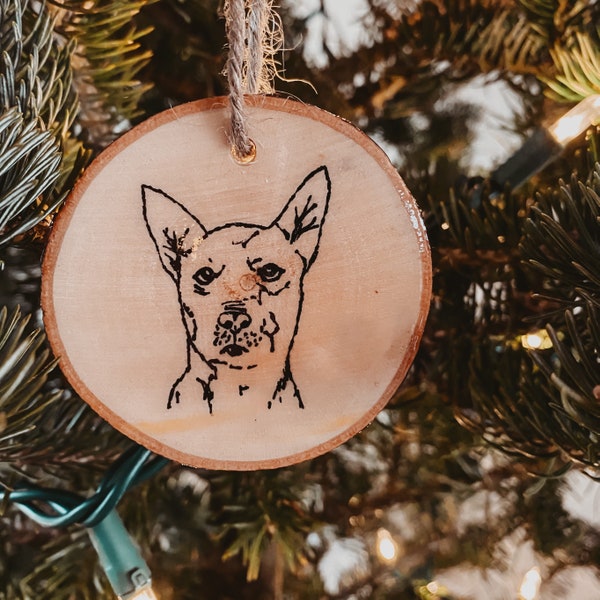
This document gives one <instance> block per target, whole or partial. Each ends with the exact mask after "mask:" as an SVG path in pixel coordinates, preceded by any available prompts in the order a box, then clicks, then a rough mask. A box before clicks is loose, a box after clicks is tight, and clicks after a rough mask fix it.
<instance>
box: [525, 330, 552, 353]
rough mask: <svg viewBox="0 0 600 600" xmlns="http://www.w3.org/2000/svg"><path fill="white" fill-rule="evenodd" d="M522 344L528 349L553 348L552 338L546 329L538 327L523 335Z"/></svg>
mask: <svg viewBox="0 0 600 600" xmlns="http://www.w3.org/2000/svg"><path fill="white" fill-rule="evenodd" d="M521 345H522V346H523V348H525V349H527V350H547V349H548V348H552V339H551V338H550V336H549V335H548V332H547V331H546V330H545V329H538V330H537V331H531V332H530V333H527V334H525V335H522V336H521Z"/></svg>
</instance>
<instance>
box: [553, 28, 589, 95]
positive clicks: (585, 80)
mask: <svg viewBox="0 0 600 600" xmlns="http://www.w3.org/2000/svg"><path fill="white" fill-rule="evenodd" d="M599 46H600V31H599V30H596V31H594V32H592V33H588V32H577V33H576V34H575V36H574V39H573V40H567V42H566V43H564V44H556V45H555V46H554V48H553V49H552V50H551V51H550V53H551V55H552V60H553V61H554V65H555V70H556V73H555V74H554V75H553V77H552V78H543V81H544V82H545V83H546V85H547V86H548V87H549V88H550V90H551V92H553V95H554V96H555V97H556V98H557V99H560V100H563V101H568V102H578V101H580V100H583V99H584V98H586V97H587V96H591V95H593V94H599V93H600V50H599Z"/></svg>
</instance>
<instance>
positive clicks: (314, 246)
mask: <svg viewBox="0 0 600 600" xmlns="http://www.w3.org/2000/svg"><path fill="white" fill-rule="evenodd" d="M319 174H322V175H323V177H324V179H325V185H326V193H325V197H324V198H320V199H319V200H318V201H316V200H314V199H313V194H308V195H307V196H306V198H305V199H302V197H301V193H302V190H303V188H304V186H305V185H306V184H307V183H308V182H309V181H310V180H311V179H312V178H313V177H316V176H318V175H319ZM148 190H151V191H153V192H155V193H156V194H158V195H160V196H162V197H163V198H164V199H165V200H166V201H169V202H171V203H172V204H173V205H174V206H175V207H176V209H178V210H181V211H183V213H184V215H185V218H186V219H188V220H190V221H191V223H190V224H191V225H192V224H193V226H194V227H199V230H200V232H201V233H202V237H201V238H200V239H195V240H189V239H188V237H189V235H190V227H186V228H185V229H184V231H183V233H181V234H180V235H178V232H176V231H174V230H170V229H169V227H168V226H167V227H159V228H156V227H153V224H152V223H151V222H152V218H151V216H150V215H149V212H150V211H149V208H148V199H147V191H148ZM141 195H142V215H143V218H144V222H145V224H146V228H147V230H148V233H149V235H150V238H151V239H152V241H153V243H154V246H155V249H156V251H157V253H158V255H159V258H160V262H161V266H162V268H163V270H164V271H165V272H166V273H167V274H168V275H169V277H170V278H171V279H172V280H173V282H174V283H175V286H176V288H177V299H178V302H179V312H180V316H181V320H182V322H183V326H184V330H185V333H186V365H187V366H186V368H185V369H184V371H183V373H182V374H181V375H180V376H179V377H178V378H177V379H176V380H175V381H174V382H173V385H172V386H171V390H170V392H169V398H168V401H167V409H170V408H171V407H172V406H173V402H175V404H179V402H180V396H181V393H180V391H179V389H178V387H179V385H180V384H181V383H182V382H183V380H184V379H185V378H186V376H188V375H189V374H190V373H191V371H192V356H193V355H197V356H195V357H194V358H196V361H195V362H196V363H197V360H199V361H200V362H199V366H200V369H199V370H202V371H203V373H201V374H198V373H194V379H195V381H196V382H197V383H199V384H200V388H201V391H202V394H201V395H202V399H203V400H204V401H205V402H206V403H207V406H208V410H209V413H210V414H212V412H213V401H214V393H213V391H212V389H211V383H212V382H213V381H215V380H216V379H217V378H218V369H217V366H218V365H227V366H228V367H229V368H231V369H235V370H241V369H242V367H240V366H237V365H231V364H229V363H227V362H226V361H222V360H218V359H213V360H207V359H206V357H205V356H204V355H203V354H202V352H201V351H200V350H199V349H198V347H197V345H196V343H195V342H196V339H197V336H198V325H197V322H196V319H195V317H194V312H193V311H192V309H191V308H190V307H189V306H188V305H187V304H186V303H185V302H184V299H183V297H182V292H181V265H182V260H183V259H185V258H186V257H187V256H189V255H190V254H191V253H192V252H193V250H194V247H195V245H197V244H198V243H200V242H201V241H202V240H204V239H206V238H207V237H208V236H210V235H211V234H213V233H214V232H216V231H220V230H223V229H227V228H230V227H241V228H247V229H249V230H250V229H251V230H252V232H251V233H250V235H249V236H248V237H247V238H246V239H244V240H242V241H239V242H238V241H233V242H232V244H233V245H240V246H241V248H243V249H245V248H246V247H247V245H248V243H249V242H250V240H252V239H253V238H255V237H256V236H258V235H260V234H261V232H263V231H266V230H268V229H270V228H273V227H277V229H279V231H280V232H281V233H282V235H283V237H284V239H285V240H287V241H288V242H289V243H290V244H291V245H294V244H296V243H297V242H298V240H300V239H301V238H302V237H303V236H304V235H306V234H307V233H308V232H311V231H316V240H315V242H314V243H312V242H311V243H309V246H308V249H309V252H307V254H308V256H305V255H304V254H303V253H302V252H301V251H300V250H299V249H298V248H295V249H294V252H295V253H296V254H297V255H298V256H299V257H300V259H301V261H302V264H303V269H302V273H300V275H299V286H298V289H299V294H298V296H299V297H298V311H297V315H296V322H295V325H294V330H293V332H292V335H291V337H290V341H289V344H288V349H287V353H286V358H285V364H284V365H283V368H282V373H281V377H279V379H278V381H277V383H276V385H275V389H274V391H273V395H272V397H271V399H269V400H268V401H267V408H268V409H271V407H272V406H273V404H274V403H275V402H277V403H282V402H283V397H284V394H285V393H289V391H287V390H291V394H292V396H293V397H294V398H296V400H297V402H298V407H299V408H301V409H303V408H304V403H303V401H302V398H301V396H300V391H299V390H298V387H297V386H296V383H295V381H294V378H293V375H292V370H291V366H290V354H291V351H292V348H293V346H294V341H295V338H296V334H297V333H298V327H299V323H300V318H301V314H302V305H303V302H304V276H305V275H306V273H307V272H308V270H309V268H310V267H311V265H312V263H313V262H314V261H315V259H316V257H317V254H318V251H319V246H320V243H321V236H322V234H323V225H324V223H325V220H326V216H327V213H328V210H329V199H330V197H331V179H330V177H329V171H328V170H327V167H326V166H325V165H321V166H320V167H318V168H316V169H314V170H313V171H311V172H310V173H309V174H308V175H307V176H306V177H305V178H304V179H303V181H302V182H301V183H300V185H299V186H298V187H297V188H296V191H295V192H294V193H293V194H292V196H291V197H290V199H289V200H288V201H287V202H286V204H285V205H284V207H283V209H282V211H281V212H280V213H279V215H278V216H277V218H276V219H274V220H273V222H272V223H271V224H270V225H268V226H266V227H265V226H264V225H254V224H250V223H226V224H224V225H221V226H219V227H215V228H214V229H212V230H210V231H207V230H206V229H205V228H204V226H203V225H202V224H201V222H200V221H199V220H198V219H197V218H196V217H195V216H194V215H193V214H192V213H191V212H190V211H189V210H188V209H187V208H186V207H185V206H184V205H183V204H181V203H179V202H177V201H176V200H175V199H174V198H172V197H171V196H169V195H168V194H166V193H165V192H163V191H162V190H160V189H158V188H154V187H152V186H149V185H145V184H143V185H142V186H141ZM292 208H293V218H292V219H291V222H289V221H290V217H291V216H292V214H291V213H290V214H288V211H289V210H290V209H292ZM320 211H322V215H319V212H320ZM319 217H320V218H319ZM156 231H159V232H160V234H161V236H159V237H162V239H161V240H159V239H157V235H156ZM262 261H263V259H262V258H260V257H257V258H255V259H253V260H250V259H249V258H247V263H248V267H249V269H250V270H251V271H252V272H254V273H257V275H258V277H259V278H260V279H261V281H257V282H256V284H257V288H258V299H257V300H258V304H261V303H262V294H263V293H264V294H266V295H267V296H276V295H279V294H280V293H281V292H282V291H283V290H284V289H287V288H288V287H289V286H290V281H287V282H286V283H285V284H284V285H283V286H281V287H280V288H278V289H269V288H270V284H273V283H276V282H277V281H279V279H280V278H281V276H282V275H283V274H284V273H285V269H282V268H281V267H279V265H277V264H276V263H267V265H271V264H273V265H274V266H275V267H277V268H278V269H281V273H278V274H277V276H275V277H274V278H269V277H267V279H266V280H265V279H264V278H262V277H260V274H258V270H259V269H261V268H264V266H265V265H263V266H262V267H260V266H259V267H256V264H257V263H258V264H260V263H261V262H262ZM209 262H212V261H211V260H210V259H209ZM202 268H204V267H200V268H199V269H197V270H196V274H197V273H199V272H200V270H201V269H202ZM224 269H225V265H223V266H222V267H221V269H220V271H219V272H218V273H217V272H216V271H214V269H213V272H214V274H215V277H214V278H213V279H212V280H211V281H209V282H208V283H204V284H201V283H200V282H198V281H196V283H195V284H194V286H193V291H194V292H195V293H197V294H199V295H201V296H206V295H209V294H210V291H209V290H207V289H206V288H207V287H208V286H210V284H211V283H212V281H214V280H215V279H217V278H218V277H219V276H220V275H221V273H222V272H223V270H224ZM223 309H224V310H223V313H222V314H224V313H226V312H228V313H230V314H231V315H234V314H237V315H240V314H246V315H247V316H248V319H249V321H251V317H250V315H249V314H248V313H246V309H245V304H244V302H243V301H236V302H224V303H223ZM186 316H187V317H188V318H186ZM269 316H270V318H271V320H272V322H273V324H274V325H275V329H274V330H273V331H272V332H270V333H269V330H268V329H267V321H266V320H265V319H263V322H262V324H261V326H260V327H259V332H260V333H261V334H263V335H266V336H267V337H268V338H269V341H270V351H271V352H274V350H275V335H276V334H277V333H278V332H279V324H278V323H277V320H276V317H275V315H274V314H273V313H272V312H270V313H269ZM220 318H221V315H220V316H219V318H218V319H217V320H219V319H220ZM234 320H235V318H233V317H232V323H233V321H234ZM219 327H221V325H219V324H218V323H217V324H215V340H214V345H215V346H216V345H217V337H216V334H217V333H218V328H219ZM244 327H247V325H246V326H244ZM244 327H242V328H240V330H241V329H243V328H244ZM232 329H233V326H232V327H230V330H232ZM237 333H239V331H234V332H233V333H232V341H231V342H229V343H228V344H226V345H225V348H227V347H240V348H242V349H243V351H247V350H246V349H245V348H243V347H242V346H241V345H240V344H238V340H237ZM253 338H254V340H253ZM222 340H223V337H222V338H221V340H219V345H220V344H221V343H222ZM246 340H247V343H249V344H251V343H254V344H256V343H260V341H256V334H254V333H252V336H248V335H246ZM248 340H249V341H248ZM227 341H229V340H227ZM225 353H226V352H225ZM257 366H258V365H256V364H253V365H249V366H248V367H247V369H252V368H256V367H257ZM246 389H249V388H248V387H247V386H245V385H239V387H238V390H239V395H240V396H241V395H242V394H243V392H244V391H246Z"/></svg>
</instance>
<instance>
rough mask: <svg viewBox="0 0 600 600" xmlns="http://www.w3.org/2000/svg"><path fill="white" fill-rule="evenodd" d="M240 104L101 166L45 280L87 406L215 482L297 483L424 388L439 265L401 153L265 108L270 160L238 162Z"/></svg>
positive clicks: (217, 107)
mask: <svg viewBox="0 0 600 600" xmlns="http://www.w3.org/2000/svg"><path fill="white" fill-rule="evenodd" d="M228 118H229V117H228V110H227V100H226V99H223V98H216V99H210V100H203V101H199V102H193V103H190V104H186V105H182V106H178V107H176V108H173V109H171V110H168V111H166V112H164V113H161V114H159V115H157V116H155V117H153V118H151V119H149V120H148V121H146V122H144V123H142V124H141V125H139V126H138V127H136V128H134V129H133V130H132V131H130V132H129V133H127V134H125V135H124V136H123V137H121V138H120V139H119V140H118V141H117V142H115V143H114V144H113V145H111V146H110V147H109V148H108V149H106V150H105V151H104V152H103V153H102V154H101V155H100V156H99V157H98V158H97V159H96V160H95V161H94V162H93V163H92V165H91V166H90V167H89V168H88V169H87V171H86V173H85V174H84V176H83V177H82V178H81V180H80V181H79V182H78V184H77V185H76V187H75V189H74V191H73V193H72V194H71V196H70V198H69V199H68V200H67V202H66V203H65V205H64V207H63V208H62V210H61V211H60V213H59V215H58V217H57V219H56V221H55V224H54V228H53V232H52V235H51V239H50V242H49V245H48V248H47V252H46V255H45V260H44V264H43V282H42V284H43V285H42V308H43V312H44V322H45V326H46V330H47V334H48V338H49V340H50V343H51V345H52V347H53V350H54V352H55V353H56V355H57V356H58V357H59V360H60V366H61V369H62V370H63V372H64V374H65V375H66V377H67V378H68V380H69V381H70V383H71V384H72V385H73V387H74V388H75V390H76V391H77V392H78V393H79V394H80V395H81V397H82V398H83V399H84V400H85V401H86V402H88V403H89V404H90V405H91V406H92V408H93V409H94V410H96V411H97V412H98V413H99V414H100V415H102V416H103V417H104V418H105V419H107V420H108V421H109V422H110V423H111V424H112V425H113V426H114V427H116V428H117V429H118V430H120V431H121V432H123V433H124V434H126V435H128V436H129V437H131V438H132V439H134V440H135V441H137V442H139V443H140V444H142V445H144V446H146V447H147V448H150V449H151V450H153V451H155V452H157V453H159V454H162V455H164V456H167V457H169V458H172V459H174V460H177V461H179V462H181V463H184V464H189V465H192V466H197V467H207V468H219V469H237V470H241V469H260V468H273V467H280V466H284V465H288V464H292V463H295V462H299V461H301V460H305V459H309V458H312V457H314V456H317V455H319V454H321V453H324V452H327V451H329V450H331V449H332V448H334V447H336V446H337V445H339V444H341V443H343V442H344V441H346V440H347V439H348V438H349V437H351V436H352V435H354V434H355V433H357V432H358V431H360V430H361V429H362V428H364V427H365V426H366V425H368V423H370V421H372V420H373V419H374V418H375V416H376V415H377V413H378V412H379V411H380V410H381V409H382V408H384V406H385V404H386V402H387V401H388V400H389V399H390V397H391V396H392V394H393V393H394V391H395V390H396V389H397V388H398V386H399V385H400V383H401V382H402V380H403V378H404V377H405V375H406V372H407V370H408V368H409V367H410V364H411V362H412V360H413V358H414V355H415V353H416V350H417V347H418V344H419V340H420V338H421V334H422V331H423V327H424V324H425V319H426V315H427V311H428V307H429V302H430V294H431V262H430V253H429V247H428V243H427V238H426V233H425V230H424V227H423V224H422V222H421V218H420V215H419V210H418V207H417V206H416V205H415V202H414V200H413V198H412V196H411V194H410V192H409V191H408V190H407V188H406V186H405V184H404V183H403V181H402V179H401V178H400V177H399V176H398V174H397V172H396V170H395V169H394V167H393V166H392V165H391V163H390V162H389V160H388V159H387V157H386V156H385V154H384V153H383V151H382V150H380V149H379V148H378V147H377V146H376V145H375V144H374V143H373V142H372V141H371V140H370V139H369V138H368V137H367V136H365V135H364V134H363V133H362V132H360V131H359V130H358V129H356V128H355V127H354V126H352V125H351V124H349V123H347V122H346V121H343V120H342V119H339V118H338V117H335V116H333V115H331V114H329V113H326V112H324V111H322V110H319V109H317V108H314V107H310V106H306V105H303V104H300V103H297V102H294V101H291V100H284V99H277V98H271V97H264V96H256V97H249V98H248V121H249V133H250V136H251V138H252V140H253V141H254V143H255V145H256V158H255V160H254V161H253V162H251V163H248V164H239V163H238V162H236V161H235V160H234V158H233V157H232V154H231V151H230V144H229V141H228V138H227V128H228Z"/></svg>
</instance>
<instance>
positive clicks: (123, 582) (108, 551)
mask: <svg viewBox="0 0 600 600" xmlns="http://www.w3.org/2000/svg"><path fill="white" fill-rule="evenodd" d="M88 534H89V536H90V539H91V541H92V545H93V546H94V548H95V550H96V552H97V553H98V558H99V560H100V564H101V566H102V568H103V569H104V572H105V573H106V577H107V578H108V580H109V582H110V585H111V586H112V588H113V590H114V592H115V594H116V595H117V596H118V597H119V598H122V599H123V600H126V599H127V598H130V597H132V596H135V594H136V592H137V591H139V590H140V589H142V588H144V587H147V586H148V585H149V584H150V580H151V576H152V575H151V572H150V569H149V567H148V565H147V564H146V561H145V560H144V559H143V557H142V555H141V553H140V551H139V548H138V547H137V545H136V544H135V543H134V541H133V540H132V539H131V537H130V535H129V533H128V531H127V529H125V526H124V525H123V521H121V518H120V517H119V515H118V513H117V511H116V510H112V511H111V512H110V513H108V515H107V516H106V517H105V518H104V519H103V520H102V521H100V523H98V524H97V525H95V526H94V527H90V528H88Z"/></svg>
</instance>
